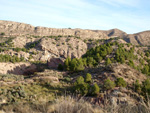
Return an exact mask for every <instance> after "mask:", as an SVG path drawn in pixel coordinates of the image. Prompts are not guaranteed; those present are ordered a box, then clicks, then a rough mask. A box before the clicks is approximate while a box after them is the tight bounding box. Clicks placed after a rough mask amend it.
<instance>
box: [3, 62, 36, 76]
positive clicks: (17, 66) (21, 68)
mask: <svg viewBox="0 0 150 113" xmlns="http://www.w3.org/2000/svg"><path fill="white" fill-rule="evenodd" d="M36 71H37V69H36V65H34V64H30V63H24V62H20V63H0V73H1V74H16V75H23V74H31V73H34V72H36Z"/></svg>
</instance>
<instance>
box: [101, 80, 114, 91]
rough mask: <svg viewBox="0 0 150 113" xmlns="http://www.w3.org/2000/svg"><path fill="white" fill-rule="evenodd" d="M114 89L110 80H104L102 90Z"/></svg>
mask: <svg viewBox="0 0 150 113" xmlns="http://www.w3.org/2000/svg"><path fill="white" fill-rule="evenodd" d="M114 87H115V83H114V81H111V80H110V79H106V80H105V81H104V88H105V89H106V90H111V89H113V88H114Z"/></svg>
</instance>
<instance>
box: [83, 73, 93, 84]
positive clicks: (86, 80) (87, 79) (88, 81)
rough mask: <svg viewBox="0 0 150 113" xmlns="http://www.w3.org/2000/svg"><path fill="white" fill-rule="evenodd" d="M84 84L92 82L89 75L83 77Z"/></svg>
mask: <svg viewBox="0 0 150 113" xmlns="http://www.w3.org/2000/svg"><path fill="white" fill-rule="evenodd" d="M85 82H87V83H91V82H92V76H91V74H90V73H87V74H86V76H85Z"/></svg>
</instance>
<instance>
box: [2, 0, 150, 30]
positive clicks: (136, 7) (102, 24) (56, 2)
mask: <svg viewBox="0 0 150 113" xmlns="http://www.w3.org/2000/svg"><path fill="white" fill-rule="evenodd" d="M0 20H10V21H17V22H23V23H28V24H32V25H34V26H45V27H52V28H69V27H70V28H82V29H97V30H108V29H113V28H118V29H121V30H123V31H125V32H127V33H136V32H140V31H145V30H150V0H0Z"/></svg>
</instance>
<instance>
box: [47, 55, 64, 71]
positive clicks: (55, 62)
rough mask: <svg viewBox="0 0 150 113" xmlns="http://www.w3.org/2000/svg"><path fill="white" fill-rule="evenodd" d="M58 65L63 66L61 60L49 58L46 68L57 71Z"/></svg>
mask: <svg viewBox="0 0 150 113" xmlns="http://www.w3.org/2000/svg"><path fill="white" fill-rule="evenodd" d="M59 64H62V65H63V60H61V59H60V58H51V59H49V60H48V67H49V68H54V69H57V67H58V65H59Z"/></svg>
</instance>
